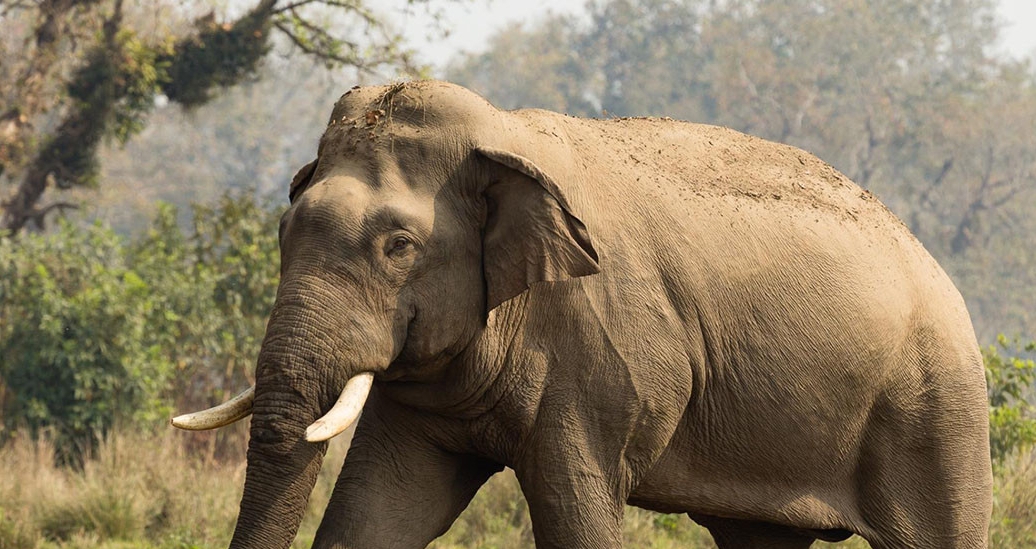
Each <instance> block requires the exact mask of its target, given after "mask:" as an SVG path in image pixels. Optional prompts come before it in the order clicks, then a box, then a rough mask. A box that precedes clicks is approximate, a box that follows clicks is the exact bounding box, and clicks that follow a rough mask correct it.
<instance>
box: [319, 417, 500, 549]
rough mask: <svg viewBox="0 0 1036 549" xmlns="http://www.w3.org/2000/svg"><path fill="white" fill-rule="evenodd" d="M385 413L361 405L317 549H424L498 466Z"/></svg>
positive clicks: (443, 529)
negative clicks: (445, 446)
mask: <svg viewBox="0 0 1036 549" xmlns="http://www.w3.org/2000/svg"><path fill="white" fill-rule="evenodd" d="M385 415H386V414H379V413H378V411H377V410H372V409H371V407H368V408H367V409H365V410H364V417H363V418H361V420H360V424H359V425H358V426H357V429H356V434H355V436H354V437H353V441H352V444H351V446H350V448H349V452H348V455H347V457H346V459H345V465H344V466H343V467H342V473H341V475H340V476H339V477H338V482H337V483H336V484H335V489H334V492H333V493H332V495H331V501H330V503H329V504H328V507H327V511H326V512H325V514H324V519H323V521H322V522H321V524H320V528H319V529H318V530H317V535H316V539H315V540H314V543H313V547H314V548H321V549H324V548H335V549H381V548H385V549H389V548H392V549H407V548H420V547H425V546H427V545H428V543H429V542H431V540H433V539H435V538H436V537H438V536H439V535H441V534H442V533H444V532H445V531H446V530H447V529H448V528H449V527H450V525H451V524H452V523H453V521H454V520H455V519H456V518H457V515H459V514H460V512H461V511H463V510H464V508H465V507H466V506H467V504H468V503H469V502H470V500H471V498H472V497H473V496H474V495H475V492H477V491H478V489H479V487H480V486H482V484H483V483H484V482H485V481H486V479H488V478H489V477H490V476H491V475H492V474H494V473H496V472H497V471H499V470H500V469H501V467H500V466H499V465H497V464H495V463H492V462H488V461H485V460H482V459H480V458H477V457H473V456H465V455H459V454H453V453H449V452H446V451H443V450H441V449H440V448H438V447H436V446H435V445H434V444H432V443H431V442H429V441H428V440H427V438H426V437H423V436H422V435H421V434H420V433H421V428H420V426H419V425H415V424H413V423H410V422H406V421H400V418H398V417H397V418H387V417H385ZM388 415H391V414H388Z"/></svg>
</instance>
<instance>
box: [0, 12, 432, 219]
mask: <svg viewBox="0 0 1036 549" xmlns="http://www.w3.org/2000/svg"><path fill="white" fill-rule="evenodd" d="M421 1H422V0H416V1H415V3H420V2H421ZM253 2H254V3H253V4H252V5H251V6H250V8H249V9H248V10H247V11H246V12H245V13H244V14H242V15H240V16H238V17H236V18H230V19H226V20H221V19H219V18H217V17H216V16H215V12H214V11H212V9H211V7H209V6H208V5H207V3H205V2H191V3H187V4H186V5H184V4H181V3H178V2H172V1H168V0H166V1H161V2H155V3H150V2H149V3H144V5H136V4H135V3H132V4H127V3H124V1H123V0H40V1H38V2H26V1H22V0H3V1H0V37H2V38H0V59H3V61H2V62H0V189H2V191H3V195H2V204H0V231H4V230H6V231H9V232H18V231H20V230H22V229H23V228H25V227H30V228H37V229H41V228H43V226H44V221H45V219H46V216H47V215H48V214H49V213H51V212H52V211H54V210H61V209H65V208H75V207H77V204H76V203H74V202H69V201H64V200H53V201H51V202H50V203H49V204H44V203H43V202H44V195H45V193H46V191H47V190H48V189H57V190H65V189H71V188H82V187H87V188H90V187H96V186H97V185H98V181H99V179H98V173H99V166H98V160H97V154H98V147H99V146H100V145H101V144H102V143H103V141H104V140H106V139H114V140H117V141H120V142H125V141H126V140H128V139H129V138H130V137H131V136H133V135H134V134H136V133H138V132H139V131H140V130H141V129H142V128H143V127H144V125H145V121H146V118H147V115H148V113H149V112H150V111H151V110H152V109H153V107H154V106H155V104H156V99H158V98H163V99H164V100H168V101H172V102H174V103H177V104H179V105H183V106H184V107H187V108H196V107H198V106H200V105H202V104H205V103H207V102H208V101H210V100H211V99H213V97H215V96H217V95H219V94H221V93H222V92H223V90H225V89H226V88H228V87H231V86H235V85H237V84H239V83H240V82H242V81H245V80H248V79H249V78H251V77H253V76H254V75H255V74H256V71H257V69H258V67H259V66H260V64H261V62H262V61H263V60H264V59H265V58H266V57H267V56H268V55H269V53H270V51H271V48H273V47H274V46H275V45H277V44H284V45H287V46H290V47H293V48H294V49H295V50H297V51H301V52H303V53H304V54H306V55H307V56H309V57H311V58H312V59H315V60H317V61H319V62H321V63H323V64H325V65H327V66H336V67H342V66H346V67H353V68H356V69H359V70H363V71H371V70H375V69H378V68H379V67H385V66H393V67H400V68H402V69H403V70H404V71H409V72H412V73H413V72H416V71H418V67H416V66H415V65H414V63H413V62H412V59H411V56H410V52H408V51H407V50H405V49H404V48H403V47H402V38H401V36H399V35H398V34H397V33H394V32H393V31H392V30H391V28H390V27H389V26H388V25H387V24H386V23H385V21H384V20H382V19H380V18H378V17H377V16H375V15H374V13H373V12H372V11H371V6H370V2H368V1H365V0H348V1H343V0H253Z"/></svg>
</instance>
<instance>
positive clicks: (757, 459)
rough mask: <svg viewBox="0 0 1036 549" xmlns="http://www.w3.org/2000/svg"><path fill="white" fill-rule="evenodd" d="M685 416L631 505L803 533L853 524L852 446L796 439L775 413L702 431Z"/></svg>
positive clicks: (850, 426)
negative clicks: (777, 526)
mask: <svg viewBox="0 0 1036 549" xmlns="http://www.w3.org/2000/svg"><path fill="white" fill-rule="evenodd" d="M764 408H765V407H764ZM692 415H693V414H688V416H686V417H685V418H684V421H683V423H682V424H681V425H680V428H679V429H678V430H677V433H676V436H674V438H673V440H672V441H671V442H670V445H669V447H668V448H667V449H666V450H665V451H664V452H663V453H662V455H661V456H660V457H659V459H658V460H657V461H656V462H655V464H654V465H653V466H652V468H651V469H650V470H649V471H648V473H647V474H646V475H645V477H644V478H643V479H642V480H641V482H640V483H639V484H638V485H637V487H636V488H635V489H634V490H633V492H632V494H631V495H630V498H629V503H630V504H632V505H635V506H638V507H642V508H645V509H651V510H654V511H660V512H667V513H674V512H680V513H690V514H691V515H692V516H694V515H711V516H718V517H725V518H735V519H745V520H755V521H763V522H770V523H775V524H783V525H789V526H794V527H797V528H802V529H809V530H834V529H850V528H851V526H852V525H854V524H858V523H859V521H858V518H857V517H858V516H859V514H858V511H857V509H856V506H855V498H854V496H853V491H854V486H855V484H854V476H855V469H856V465H855V462H856V456H857V449H856V441H855V440H845V439H843V440H842V441H836V440H835V439H828V438H827V437H825V436H824V434H823V433H819V434H818V437H817V438H813V437H810V436H808V435H807V436H803V435H804V433H801V432H797V431H798V428H797V427H792V426H791V423H792V422H794V421H795V418H794V417H792V416H790V415H786V416H783V417H781V416H782V412H781V411H780V410H777V409H776V407H775V408H774V409H770V410H766V409H761V410H759V413H757V414H753V415H752V417H751V418H744V419H743V420H740V421H739V420H738V419H737V418H728V419H727V421H726V423H725V424H723V423H722V422H720V423H713V424H710V425H708V426H706V425H704V424H703V423H701V422H699V423H695V422H694V421H693V419H692V418H691V417H690V416H692ZM763 418H766V419H765V420H763ZM751 422H755V425H749V423H751ZM837 423H838V424H835V425H831V426H830V428H831V429H832V430H842V431H843V432H848V431H857V432H858V431H859V430H860V428H859V426H857V425H854V424H855V423H856V422H854V421H852V420H850V419H846V420H845V421H843V422H837Z"/></svg>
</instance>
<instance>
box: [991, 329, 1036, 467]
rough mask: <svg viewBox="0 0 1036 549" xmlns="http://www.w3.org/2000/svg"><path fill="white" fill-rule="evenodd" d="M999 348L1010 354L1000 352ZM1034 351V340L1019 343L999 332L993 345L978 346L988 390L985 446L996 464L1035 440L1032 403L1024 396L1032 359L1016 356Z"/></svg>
mask: <svg viewBox="0 0 1036 549" xmlns="http://www.w3.org/2000/svg"><path fill="white" fill-rule="evenodd" d="M1001 350H1002V351H1011V352H1013V353H1014V356H1003V355H1001V354H1000V351H1001ZM1034 351H1036V342H1030V343H1028V344H1027V345H1024V346H1023V345H1021V344H1019V343H1017V342H1014V343H1011V342H1008V340H1007V338H1006V337H1004V336H1002V335H1001V336H999V337H998V338H997V343H996V345H990V346H988V347H986V348H985V349H983V350H982V358H983V360H984V362H985V365H986V385H987V387H988V391H989V446H990V453H991V456H992V458H993V463H994V465H996V466H1000V465H1001V464H1002V463H1003V462H1004V460H1005V459H1006V458H1007V457H1008V456H1010V455H1011V454H1012V453H1015V452H1018V451H1021V450H1025V449H1027V448H1030V447H1031V446H1032V445H1033V444H1036V413H1034V412H1036V407H1034V406H1033V405H1032V404H1031V403H1030V402H1029V401H1028V400H1027V397H1028V396H1029V395H1031V392H1032V390H1033V382H1034V381H1036V362H1034V361H1033V360H1032V359H1027V358H1022V357H1020V356H1018V355H1020V354H1022V353H1032V352H1034Z"/></svg>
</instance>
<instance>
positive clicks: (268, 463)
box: [173, 82, 598, 548]
mask: <svg viewBox="0 0 1036 549" xmlns="http://www.w3.org/2000/svg"><path fill="white" fill-rule="evenodd" d="M528 132H531V130H528V129H525V128H522V127H520V126H514V125H513V124H510V123H509V122H508V119H507V118H506V113H502V112H500V111H497V110H496V109H495V108H493V107H492V106H490V105H489V104H488V103H486V102H485V101H484V100H483V99H481V98H479V97H478V96H476V95H474V94H472V93H470V92H468V91H466V90H463V89H461V88H457V87H453V86H449V85H446V84H443V83H437V82H420V83H411V84H397V85H394V86H388V87H381V88H362V89H359V88H354V89H353V90H351V91H350V92H349V93H346V94H345V95H344V96H343V97H342V98H341V99H340V100H339V102H338V103H337V104H336V106H335V108H334V111H333V113H332V115H331V119H330V121H329V123H328V126H327V129H326V131H325V133H324V135H323V137H322V139H321V141H320V144H319V148H318V154H317V158H316V160H314V161H313V162H311V163H309V164H307V165H306V166H305V167H303V168H302V169H301V170H300V171H299V173H298V174H297V175H296V176H295V178H294V180H293V181H292V183H291V188H290V193H289V194H290V202H291V205H290V206H289V208H288V209H287V211H286V212H285V213H284V216H283V218H282V220H281V225H280V235H279V238H280V249H281V279H280V284H279V287H278V290H277V299H276V302H275V304H274V307H273V311H272V313H271V315H270V319H269V323H268V326H267V330H266V335H265V338H264V340H263V343H262V348H261V351H260V353H259V357H258V363H257V367H256V384H255V387H254V389H249V390H248V391H246V392H245V393H243V394H242V395H241V396H239V397H238V398H236V399H234V400H233V401H231V402H228V403H227V404H224V405H222V406H219V407H217V408H214V409H212V410H208V411H205V412H199V413H196V414H189V415H185V416H180V417H178V418H176V419H174V420H173V423H174V425H177V426H178V427H182V428H188V429H207V428H213V427H217V426H220V425H224V424H226V423H228V422H232V421H235V420H237V419H241V418H242V417H246V416H247V415H248V414H249V413H251V414H252V423H251V436H250V440H249V445H248V469H247V477H246V482H245V490H244V496H243V498H242V502H241V511H240V516H239V519H238V524H237V528H236V530H235V533H234V538H233V542H232V544H231V546H232V547H242V548H243V547H288V545H289V544H290V543H291V541H292V539H293V537H294V535H295V533H296V531H297V528H298V525H299V522H300V521H301V519H302V515H303V511H304V509H305V504H306V501H307V499H308V497H309V493H310V491H311V489H312V487H313V484H314V482H315V479H316V476H317V473H318V471H319V468H320V464H321V461H322V458H323V454H324V451H325V449H326V443H325V442H324V441H326V440H327V439H329V438H331V437H333V436H335V435H337V434H338V433H340V432H342V431H343V430H345V429H346V428H347V427H348V426H349V425H350V424H351V423H353V422H354V421H356V419H357V418H358V416H359V414H360V412H361V410H362V409H363V407H364V402H365V400H366V398H367V396H368V392H369V391H371V387H372V384H373V385H374V386H379V385H380V384H392V383H404V382H405V383H411V384H413V383H422V382H428V381H433V380H436V379H439V378H441V376H443V375H444V373H445V372H446V371H447V370H449V369H450V368H451V367H455V366H454V365H453V359H454V358H455V357H456V356H458V354H459V353H461V352H462V351H463V350H464V349H465V348H466V347H468V346H469V345H470V344H471V342H472V341H473V340H474V339H476V338H477V336H478V335H479V334H480V332H481V331H482V330H483V329H484V327H485V322H486V318H487V314H488V313H489V312H490V311H492V310H493V309H494V308H495V307H497V306H498V305H500V304H501V303H503V302H505V301H507V300H508V299H510V298H512V297H514V296H516V295H518V294H519V293H521V292H523V291H525V290H526V289H527V288H528V287H529V286H530V285H532V284H535V283H537V282H542V281H555V280H563V279H566V278H570V277H578V276H584V275H589V274H593V273H596V272H597V271H598V257H597V253H596V251H595V250H594V247H593V245H592V243H591V241H590V237H589V235H588V233H587V230H586V227H585V226H584V224H583V223H582V222H581V221H580V220H579V219H578V218H577V217H576V215H575V214H574V213H573V211H572V208H571V206H570V204H569V202H568V200H567V199H566V197H565V196H563V195H562V194H561V192H560V190H559V188H558V187H557V185H555V184H554V182H553V181H552V180H551V178H550V177H549V176H548V175H547V174H546V173H545V172H544V171H543V170H542V169H541V168H540V167H538V166H537V164H534V163H533V162H532V161H531V160H529V158H528V157H527V156H526V154H539V152H542V151H537V150H533V149H530V148H529V143H533V142H536V141H542V140H535V139H532V137H530V136H529V135H526V133H528ZM523 153H524V154H523ZM546 154H548V155H549V154H555V155H556V154H557V153H549V152H548V153H546ZM554 161H556V162H564V158H560V159H556V160H554ZM375 390H377V389H375Z"/></svg>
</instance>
